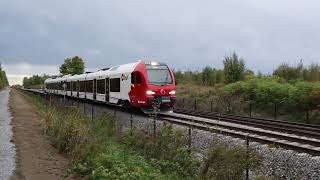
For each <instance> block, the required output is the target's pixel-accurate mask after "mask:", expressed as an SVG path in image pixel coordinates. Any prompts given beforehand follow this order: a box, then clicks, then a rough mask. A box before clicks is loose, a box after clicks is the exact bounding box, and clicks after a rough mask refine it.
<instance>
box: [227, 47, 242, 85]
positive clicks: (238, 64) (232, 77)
mask: <svg viewBox="0 0 320 180" xmlns="http://www.w3.org/2000/svg"><path fill="white" fill-rule="evenodd" d="M223 64H224V78H225V82H226V83H233V82H237V81H240V80H244V76H245V63H244V60H243V59H242V58H239V57H238V55H237V54H236V53H235V52H234V53H232V55H231V56H227V57H225V58H224V60H223Z"/></svg>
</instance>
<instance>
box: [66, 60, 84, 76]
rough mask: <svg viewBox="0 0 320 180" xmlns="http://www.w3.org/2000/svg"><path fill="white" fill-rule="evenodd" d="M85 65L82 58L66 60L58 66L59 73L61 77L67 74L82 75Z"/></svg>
mask: <svg viewBox="0 0 320 180" xmlns="http://www.w3.org/2000/svg"><path fill="white" fill-rule="evenodd" d="M84 68H85V64H84V61H83V59H82V58H80V57H79V56H75V57H72V58H67V59H65V60H64V63H63V64H62V65H61V66H60V73H61V74H62V75H67V74H72V75H75V74H82V73H84Z"/></svg>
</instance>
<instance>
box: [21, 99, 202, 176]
mask: <svg viewBox="0 0 320 180" xmlns="http://www.w3.org/2000/svg"><path fill="white" fill-rule="evenodd" d="M24 97H25V98H27V99H28V100H29V101H30V102H32V103H33V104H35V105H36V107H37V109H38V113H39V115H40V116H41V117H42V127H43V130H44V132H45V133H46V134H47V135H48V136H49V138H50V139H51V141H52V144H53V145H54V146H55V147H57V148H58V149H59V151H61V152H63V153H66V154H68V155H69V157H70V158H71V159H72V164H73V166H72V167H71V168H70V169H69V170H68V172H67V174H66V176H68V175H70V174H74V173H77V174H80V175H81V177H88V178H89V179H185V176H188V177H189V178H190V179H193V178H196V170H197V169H198V165H199V161H198V160H197V159H196V158H195V156H194V154H193V153H189V150H188V149H187V148H186V139H185V138H184V137H183V136H181V133H176V132H174V131H173V130H172V128H171V127H168V128H164V131H162V132H159V134H157V138H154V137H153V135H152V136H151V135H149V134H146V133H144V132H143V130H138V129H135V130H133V131H132V132H126V133H121V132H120V127H119V126H118V125H117V124H116V123H115V121H114V120H113V119H112V117H111V116H109V115H108V114H105V115H103V116H101V117H100V118H98V119H95V120H93V121H92V120H90V119H87V118H83V117H82V116H81V115H80V114H81V113H79V109H77V108H72V107H63V106H62V105H57V106H55V105H52V106H47V105H46V103H45V101H44V99H43V98H41V97H39V96H35V95H29V94H28V95H25V94H24ZM159 137H160V138H159ZM141 140H143V141H141ZM150 142H153V143H150ZM159 146H161V147H162V148H161V149H159V148H160V147H159ZM165 146H166V147H167V148H165Z"/></svg>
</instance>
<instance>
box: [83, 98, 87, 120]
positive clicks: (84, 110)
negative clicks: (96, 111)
mask: <svg viewBox="0 0 320 180" xmlns="http://www.w3.org/2000/svg"><path fill="white" fill-rule="evenodd" d="M86 103H87V102H86V101H85V102H84V103H83V117H84V118H86V117H88V116H87V112H86Z"/></svg>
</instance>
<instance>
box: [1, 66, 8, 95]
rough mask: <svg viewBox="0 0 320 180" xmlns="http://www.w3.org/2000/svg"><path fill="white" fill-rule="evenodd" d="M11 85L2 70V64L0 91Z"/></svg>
mask: <svg viewBox="0 0 320 180" xmlns="http://www.w3.org/2000/svg"><path fill="white" fill-rule="evenodd" d="M8 85H9V82H8V79H7V75H6V72H5V71H3V70H2V68H1V64H0V89H2V88H4V87H6V86H8Z"/></svg>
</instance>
